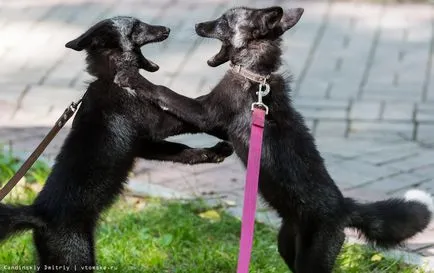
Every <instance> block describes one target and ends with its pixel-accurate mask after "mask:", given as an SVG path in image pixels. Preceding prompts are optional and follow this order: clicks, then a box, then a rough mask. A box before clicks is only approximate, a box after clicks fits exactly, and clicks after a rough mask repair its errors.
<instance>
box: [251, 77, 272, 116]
mask: <svg viewBox="0 0 434 273" xmlns="http://www.w3.org/2000/svg"><path fill="white" fill-rule="evenodd" d="M269 93H270V85H269V84H268V83H266V79H264V82H263V83H260V84H259V90H258V92H256V95H258V101H257V102H254V103H252V111H253V110H254V109H255V108H263V109H264V110H265V114H266V115H267V114H268V106H267V105H265V104H264V102H263V101H262V98H263V97H265V96H267V95H268V94H269Z"/></svg>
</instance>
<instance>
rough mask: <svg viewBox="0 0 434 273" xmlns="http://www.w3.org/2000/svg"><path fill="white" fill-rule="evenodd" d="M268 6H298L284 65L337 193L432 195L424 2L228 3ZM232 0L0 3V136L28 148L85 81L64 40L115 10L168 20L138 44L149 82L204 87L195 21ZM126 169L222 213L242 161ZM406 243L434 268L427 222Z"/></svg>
mask: <svg viewBox="0 0 434 273" xmlns="http://www.w3.org/2000/svg"><path fill="white" fill-rule="evenodd" d="M272 4H278V5H283V6H285V7H290V6H293V7H295V6H302V7H304V8H305V14H304V16H303V18H302V20H301V21H300V23H299V24H298V26H296V27H295V28H294V29H293V30H292V31H290V32H289V33H288V34H287V35H286V36H285V43H284V47H285V50H284V52H285V54H284V64H285V65H284V68H283V71H290V72H291V74H293V75H294V82H293V87H294V90H293V94H292V96H293V100H294V104H295V106H296V108H297V109H298V110H299V111H300V112H301V113H302V114H303V115H304V116H305V118H306V122H307V124H308V126H309V127H310V128H311V131H312V133H313V134H314V135H315V137H316V139H317V143H318V147H319V149H320V151H321V152H322V154H323V156H324V158H325V159H326V163H327V166H328V169H329V171H330V173H331V174H332V176H333V178H334V179H335V181H336V183H338V185H339V186H340V188H341V189H342V190H343V191H344V193H345V194H346V195H348V196H352V197H356V198H358V199H362V200H366V201H369V200H378V199H381V198H385V197H387V196H400V195H402V193H403V192H405V191H406V190H408V189H409V188H421V189H424V190H427V191H429V192H431V193H433V194H434V149H433V148H434V137H433V135H434V68H433V66H434V62H433V57H432V56H433V49H434V26H433V24H434V21H433V20H434V13H433V6H432V5H428V4H426V5H423V4H420V5H419V4H418V5H413V4H401V5H392V4H387V5H382V4H372V3H363V2H360V1H355V2H351V1H346V2H336V1H306V0H305V1H301V0H300V1H291V2H290V3H288V2H287V1H267V2H265V1H260V0H240V1H237V2H236V5H246V6H252V7H264V6H268V5H272ZM232 5H233V4H232V3H231V1H225V0H206V1H204V0H186V1H184V0H179V1H176V0H161V1H160V0H147V1H144V0H116V1H115V0H39V1H34V0H16V1H10V0H0V58H1V60H2V62H1V65H0V143H5V144H11V145H12V146H13V148H14V150H15V151H17V152H18V153H21V154H22V155H26V154H28V153H29V151H31V150H32V149H33V148H34V147H35V146H36V144H37V143H38V142H39V141H40V139H41V138H42V137H43V136H44V134H45V132H47V131H48V128H49V127H50V126H51V125H52V124H53V122H54V121H55V120H56V118H57V116H58V115H59V114H60V113H61V112H62V111H63V109H64V107H65V106H66V105H67V104H69V102H70V101H71V100H72V99H74V98H78V97H80V95H81V94H82V93H83V91H84V87H85V86H86V81H88V80H89V79H90V78H89V76H88V75H87V74H86V73H85V72H84V71H83V69H84V56H83V54H80V53H77V52H73V51H71V50H68V49H66V48H64V44H65V43H66V42H67V41H69V40H71V39H73V38H75V37H76V36H78V35H80V34H81V33H82V32H83V31H84V30H86V29H87V28H88V27H89V26H90V25H91V24H92V23H94V22H96V21H98V20H100V19H102V18H106V17H110V16H114V15H120V14H122V15H132V16H136V17H138V18H141V19H143V20H144V21H148V22H151V23H155V24H163V25H166V26H169V27H171V29H172V32H171V33H172V34H171V37H170V38H169V39H168V40H167V41H164V42H163V43H159V44H153V45H149V46H146V47H145V48H144V49H143V51H144V53H145V55H146V56H149V57H150V58H151V59H152V60H154V61H156V62H157V63H158V64H159V65H160V67H161V69H160V71H158V72H157V73H153V74H150V73H147V74H146V76H147V77H148V78H149V79H151V80H152V81H154V82H156V83H159V84H165V85H167V86H169V87H171V88H173V89H174V90H177V91H178V92H180V93H182V94H184V95H187V96H191V97H195V96H199V95H202V94H205V93H207V92H209V90H210V89H211V88H212V86H213V85H214V84H215V83H216V82H217V81H218V79H219V77H220V76H221V75H222V74H223V73H224V71H225V69H226V67H225V66H223V67H219V68H210V67H208V66H207V65H206V62H205V60H206V59H208V58H209V57H210V56H211V55H213V54H215V52H216V51H217V50H218V48H219V47H218V46H219V45H218V42H216V41H211V40H203V39H202V38H199V37H198V36H197V35H195V33H194V24H195V23H196V22H198V21H203V20H207V19H210V18H212V17H215V16H217V15H218V14H220V13H221V12H222V11H223V10H225V9H227V8H228V7H231V6H232ZM67 131H68V129H65V130H63V131H62V133H61V134H60V135H59V137H58V138H57V139H56V140H55V141H54V142H53V143H52V145H50V147H49V149H48V150H47V153H46V154H45V157H46V158H48V159H52V158H53V156H54V155H55V154H56V152H57V151H58V149H59V146H60V145H61V143H62V140H63V139H64V137H65V135H66V134H67ZM174 139H175V140H178V141H182V142H184V143H187V144H191V145H193V146H206V145H212V144H214V143H215V142H216V140H215V139H214V138H212V137H208V136H204V135H195V136H178V137H174ZM135 174H136V177H135V178H134V183H133V184H134V185H135V186H134V187H133V188H136V189H138V188H140V187H144V186H146V185H159V186H160V187H163V188H165V189H169V190H170V191H172V192H174V193H179V194H181V195H182V194H184V195H194V196H202V197H206V198H222V199H224V200H227V201H231V202H230V203H232V202H234V203H235V207H234V208H232V210H233V211H234V213H237V212H238V213H239V210H240V205H241V200H242V190H243V181H244V169H243V167H242V166H241V164H240V162H239V161H238V159H237V158H235V157H234V156H232V157H230V158H229V159H228V160H226V161H225V162H223V163H222V164H219V165H211V164H208V165H200V166H182V165H177V164H168V163H161V162H149V161H143V160H138V163H137V166H136V169H135ZM259 214H260V215H259V217H262V216H263V214H261V213H259ZM261 215H262V216H261ZM267 217H268V214H267ZM270 219H271V220H272V221H275V220H276V219H275V218H273V217H272V216H271V218H269V220H270ZM407 249H409V250H411V251H414V252H416V253H419V254H420V255H422V257H423V259H422V261H424V262H428V263H430V264H431V265H434V228H433V229H429V230H428V231H427V232H425V233H424V234H421V235H420V236H418V237H416V238H414V239H413V240H412V241H410V242H409V244H408V246H407Z"/></svg>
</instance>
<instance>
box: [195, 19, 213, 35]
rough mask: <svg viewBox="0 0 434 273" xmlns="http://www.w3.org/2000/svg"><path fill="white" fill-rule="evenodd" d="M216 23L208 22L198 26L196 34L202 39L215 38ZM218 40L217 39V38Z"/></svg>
mask: <svg viewBox="0 0 434 273" xmlns="http://www.w3.org/2000/svg"><path fill="white" fill-rule="evenodd" d="M215 25H216V21H208V22H203V23H198V24H196V33H197V34H198V35H199V36H201V37H205V38H207V37H214V36H215V33H214V32H215ZM216 38H217V37H216Z"/></svg>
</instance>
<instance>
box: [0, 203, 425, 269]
mask: <svg viewBox="0 0 434 273" xmlns="http://www.w3.org/2000/svg"><path fill="white" fill-rule="evenodd" d="M127 200H128V201H127ZM204 211H208V213H205V216H203V215H202V213H203V212H204ZM209 212H211V213H209ZM208 214H210V215H211V216H213V217H209V216H208V217H207V215H208ZM200 215H202V217H201V216H200ZM217 216H218V218H219V219H216V218H215V217H217ZM239 232H240V221H239V220H238V219H236V218H234V217H232V216H230V215H228V214H226V213H225V212H224V211H223V210H221V209H214V210H210V209H209V208H207V207H206V206H205V205H203V203H201V202H200V201H193V202H189V203H179V202H165V201H159V200H147V199H137V198H133V199H132V198H128V199H125V198H123V199H122V200H120V201H118V202H117V203H116V205H115V206H114V207H113V208H111V209H110V210H109V211H108V212H107V213H106V214H105V215H104V216H103V219H102V221H101V223H100V226H99V228H98V232H97V242H96V244H97V259H98V264H99V265H100V266H106V267H111V268H112V269H111V270H105V271H104V270H99V271H97V272H107V271H110V272H150V273H154V272H155V273H157V272H158V273H161V272H179V273H181V272H191V273H193V272H194V273H208V272H209V273H217V272H235V269H234V268H235V265H236V257H237V253H238V241H239ZM275 238H276V231H275V230H274V229H272V228H270V227H267V226H265V225H262V224H257V225H256V233H255V242H254V250H253V256H252V257H253V258H252V261H253V262H252V264H251V271H250V272H258V273H259V272H261V273H283V272H285V273H286V272H288V270H287V269H286V266H285V264H284V263H283V261H282V260H281V258H280V257H279V254H278V252H277V249H276V241H275ZM33 253H34V249H33V245H32V243H31V235H30V232H27V233H25V234H22V235H19V236H15V237H13V238H11V239H9V240H7V241H6V242H5V243H4V244H2V245H1V246H0V261H1V263H0V264H7V265H17V264H18V265H31V264H34V263H35V261H34V258H33ZM373 260H374V261H373ZM335 272H339V273H343V272H347V273H360V272H364V273H369V272H372V273H374V272H375V273H380V272H388V273H389V272H392V273H394V272H396V273H398V272H399V273H410V272H413V273H414V272H420V273H421V272H422V271H419V270H417V269H416V268H415V267H410V266H406V265H404V264H402V263H400V262H398V261H395V260H390V259H387V258H384V257H383V256H381V255H379V254H377V253H375V252H372V251H370V250H367V249H366V248H364V247H362V246H358V245H347V246H345V247H344V250H343V252H342V254H341V255H340V257H339V259H338V266H337V268H336V270H335Z"/></svg>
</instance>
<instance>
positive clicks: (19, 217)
mask: <svg viewBox="0 0 434 273" xmlns="http://www.w3.org/2000/svg"><path fill="white" fill-rule="evenodd" d="M44 226H45V224H44V222H43V221H42V220H41V219H40V218H39V217H37V216H35V213H34V209H33V207H32V206H12V205H6V204H0V241H1V240H4V239H6V238H7V237H8V236H10V235H13V234H14V233H17V232H20V231H25V230H28V229H35V228H40V227H44Z"/></svg>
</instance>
